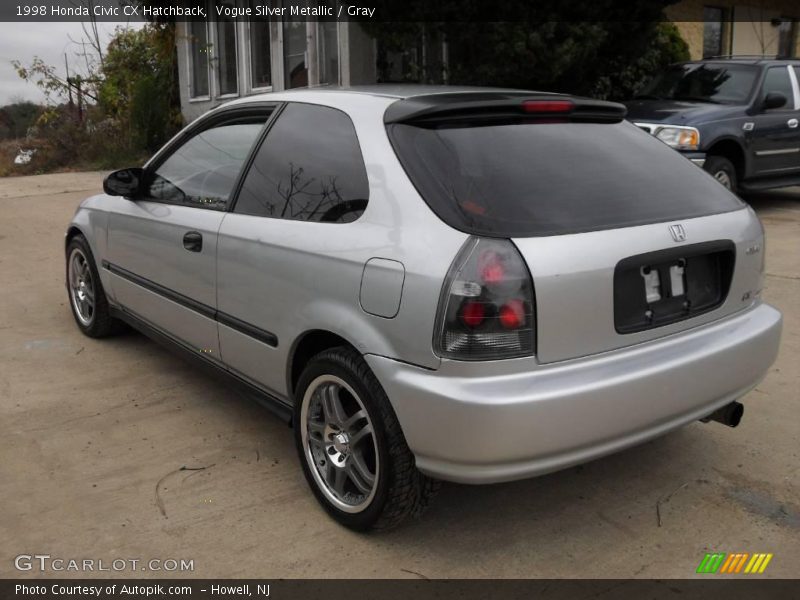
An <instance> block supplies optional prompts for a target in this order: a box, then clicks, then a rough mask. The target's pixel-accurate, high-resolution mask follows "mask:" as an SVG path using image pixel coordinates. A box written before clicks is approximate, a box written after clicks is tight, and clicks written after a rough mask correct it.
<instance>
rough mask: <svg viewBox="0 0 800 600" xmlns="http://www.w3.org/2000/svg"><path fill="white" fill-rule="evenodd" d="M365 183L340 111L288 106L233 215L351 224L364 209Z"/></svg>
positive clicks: (347, 122)
mask: <svg viewBox="0 0 800 600" xmlns="http://www.w3.org/2000/svg"><path fill="white" fill-rule="evenodd" d="M368 196H369V184H368V183H367V171H366V168H365V167H364V159H363V158H362V157H361V148H360V147H359V145H358V138H357V137H356V132H355V128H354V127H353V123H352V122H351V121H350V118H349V117H348V116H347V115H346V114H345V113H343V112H341V111H339V110H336V109H333V108H328V107H324V106H314V105H311V104H289V105H288V106H287V107H286V109H285V110H284V111H283V113H282V114H281V115H280V116H279V117H278V120H277V121H276V123H275V125H273V127H272V129H270V131H269V133H268V134H267V138H266V140H265V141H264V144H263V145H262V146H261V148H260V149H259V150H258V152H257V153H256V156H255V159H254V161H253V165H252V166H251V167H250V171H249V172H248V173H247V175H246V177H245V180H244V184H243V185H242V189H241V191H240V192H239V197H238V199H237V200H236V206H235V207H234V209H233V210H234V212H237V213H243V214H247V215H257V216H261V217H273V218H278V219H291V220H297V221H315V222H325V223H350V222H352V221H355V220H356V219H358V217H360V216H361V214H362V213H363V212H364V209H365V208H366V207H367V200H368Z"/></svg>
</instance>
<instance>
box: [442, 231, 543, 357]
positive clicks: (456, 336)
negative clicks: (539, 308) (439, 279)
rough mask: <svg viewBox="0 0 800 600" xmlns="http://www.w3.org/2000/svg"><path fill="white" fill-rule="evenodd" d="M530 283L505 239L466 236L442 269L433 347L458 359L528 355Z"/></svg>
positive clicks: (532, 322) (531, 327)
mask: <svg viewBox="0 0 800 600" xmlns="http://www.w3.org/2000/svg"><path fill="white" fill-rule="evenodd" d="M534 331H535V315H534V301H533V283H532V282H531V276H530V273H529V272H528V268H527V267H526V266H525V261H524V260H523V259H522V256H520V254H519V252H518V251H517V249H516V247H514V244H512V243H511V242H510V241H509V240H500V239H489V238H474V237H473V238H470V239H469V240H468V241H467V243H466V244H464V247H463V248H462V249H461V251H460V252H459V253H458V256H457V257H456V259H455V261H453V265H452V266H451V267H450V271H449V272H448V274H447V279H446V280H445V284H444V288H443V289H442V297H441V299H440V301H439V312H438V314H437V318H436V332H435V334H434V348H435V349H436V353H437V354H439V355H440V356H443V357H447V358H455V359H459V360H496V359H501V358H516V357H519V356H530V355H532V354H533V349H534Z"/></svg>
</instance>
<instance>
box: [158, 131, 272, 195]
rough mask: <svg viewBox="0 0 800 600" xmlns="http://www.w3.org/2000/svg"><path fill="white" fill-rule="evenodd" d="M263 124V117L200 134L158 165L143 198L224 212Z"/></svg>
mask: <svg viewBox="0 0 800 600" xmlns="http://www.w3.org/2000/svg"><path fill="white" fill-rule="evenodd" d="M265 121H266V116H264V117H263V118H259V119H254V120H251V121H247V122H241V121H237V122H235V123H229V124H222V125H219V126H217V127H213V128H211V129H206V130H204V131H201V132H200V133H198V134H197V135H195V136H193V137H192V138H190V139H189V140H188V141H186V142H185V143H184V144H183V145H182V146H180V147H179V148H178V149H177V150H176V151H175V152H173V153H172V154H171V155H170V156H169V158H167V159H166V160H165V161H164V162H163V163H161V165H160V166H159V167H158V168H157V169H156V170H155V172H154V173H153V174H152V175H151V179H150V184H149V186H148V192H147V194H146V195H147V196H148V198H150V199H152V200H156V201H159V202H168V203H170V204H184V205H188V206H196V207H200V208H211V209H216V210H224V209H225V207H226V206H227V204H228V197H229V196H230V193H231V191H232V190H233V186H234V185H235V183H236V178H237V177H238V176H239V171H240V170H241V168H242V164H243V163H244V161H245V159H246V158H247V155H248V154H249V152H250V149H251V148H252V147H253V144H254V143H255V141H256V138H257V137H258V134H259V133H260V132H261V129H262V127H263V126H264V122H265Z"/></svg>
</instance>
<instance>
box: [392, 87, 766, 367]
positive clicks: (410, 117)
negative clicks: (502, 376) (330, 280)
mask: <svg viewBox="0 0 800 600" xmlns="http://www.w3.org/2000/svg"><path fill="white" fill-rule="evenodd" d="M454 96H455V95H454ZM408 102H409V101H401V102H398V103H396V104H395V105H393V107H394V110H393V107H390V109H389V111H388V112H387V117H386V121H387V128H388V131H389V135H390V139H391V140H392V143H393V145H394V148H395V150H396V152H397V154H398V157H399V158H400V161H401V162H402V164H403V166H404V167H405V169H406V171H407V172H408V174H409V176H410V178H411V180H412V181H413V182H414V184H415V186H416V187H417V189H418V190H419V192H420V194H421V195H422V197H423V198H424V199H425V201H426V202H427V203H428V204H429V206H430V207H431V209H432V210H433V211H434V212H435V213H436V214H437V215H439V217H440V218H442V219H443V220H444V221H445V222H446V223H448V224H449V225H451V226H452V227H455V228H457V229H460V230H462V231H465V232H467V233H470V234H473V235H476V236H484V237H499V238H510V239H511V240H512V241H513V242H514V244H515V245H516V247H517V248H518V250H519V251H520V253H521V255H522V256H523V258H524V260H525V261H526V263H527V266H528V268H529V270H530V273H531V276H532V279H533V287H534V295H535V311H534V318H535V320H536V323H535V331H536V354H537V356H538V359H539V360H540V361H541V362H554V361H560V360H566V359H571V358H577V357H582V356H586V355H590V354H596V353H599V352H604V351H608V350H613V349H616V348H621V347H624V346H629V345H632V344H638V343H642V342H646V341H649V340H652V339H655V338H658V337H662V336H666V335H670V334H673V333H676V332H679V331H683V330H686V329H690V328H693V327H697V326H699V325H702V324H704V323H707V322H710V321H712V320H715V319H719V318H721V317H723V316H725V315H728V314H731V313H733V312H736V311H739V310H741V309H743V308H745V307H747V306H749V305H750V304H752V303H753V302H754V301H755V300H756V299H757V297H758V294H759V293H760V290H761V286H762V277H763V230H762V228H761V225H760V223H759V221H758V219H757V218H756V217H755V215H754V214H753V212H752V211H751V210H750V209H749V208H747V207H746V206H745V205H744V204H743V203H742V202H741V201H740V200H739V199H738V198H736V197H735V196H734V195H732V194H730V193H729V192H728V191H727V190H725V188H723V187H722V186H721V185H719V183H717V182H716V181H714V180H713V179H712V178H711V177H710V176H708V175H707V174H706V173H705V172H703V171H702V170H701V169H699V168H698V167H696V166H695V165H693V164H691V163H690V162H689V161H687V160H686V159H685V158H684V157H682V156H681V155H679V154H678V153H677V152H675V151H673V150H672V149H670V148H668V147H667V146H666V145H664V144H663V143H661V142H660V141H658V140H656V139H654V138H652V137H651V136H649V135H647V134H646V133H645V132H643V131H641V130H639V129H638V128H636V127H635V126H633V125H631V124H630V123H627V122H624V121H622V118H623V116H624V108H623V107H621V106H620V105H616V104H611V103H600V102H597V101H585V100H581V99H575V98H565V97H561V96H538V95H536V96H534V95H531V94H530V93H529V94H528V95H527V96H525V95H522V94H520V95H511V94H505V95H503V97H502V98H500V97H490V99H488V100H487V97H480V98H477V99H475V100H474V101H472V102H470V101H469V99H468V98H466V97H465V96H464V95H462V96H460V98H458V99H450V100H447V101H441V100H436V99H435V97H431V100H430V101H428V103H427V104H426V100H425V99H415V105H414V106H409V105H408V104H407V103H408ZM404 103H406V106H405V107H403V106H402V105H403V104H404ZM398 105H400V108H398ZM401 108H402V109H401Z"/></svg>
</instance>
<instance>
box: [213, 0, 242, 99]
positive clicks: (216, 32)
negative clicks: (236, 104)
mask: <svg viewBox="0 0 800 600" xmlns="http://www.w3.org/2000/svg"><path fill="white" fill-rule="evenodd" d="M233 3H234V4H237V2H236V0H233ZM209 23H210V24H211V25H212V27H211V30H212V31H213V35H214V37H213V46H212V49H213V52H214V55H213V58H212V60H213V61H214V63H215V64H214V68H213V70H214V78H213V79H214V83H215V87H216V89H215V90H214V92H216V94H213V97H215V98H218V99H220V100H228V99H231V98H239V97H240V96H241V95H242V77H241V73H240V72H239V71H240V69H239V66H240V65H239V59H240V49H239V44H240V42H241V37H242V36H241V32H240V28H239V21H238V20H237V19H230V20H227V21H226V20H219V19H217V20H215V21H209ZM222 23H230V24H231V25H233V36H234V40H233V42H234V43H233V48H234V57H233V63H234V65H235V66H236V91H235V92H228V93H227V94H222V93H220V92H221V91H222V77H221V73H220V60H219V51H218V49H219V26H220V24H222Z"/></svg>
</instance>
